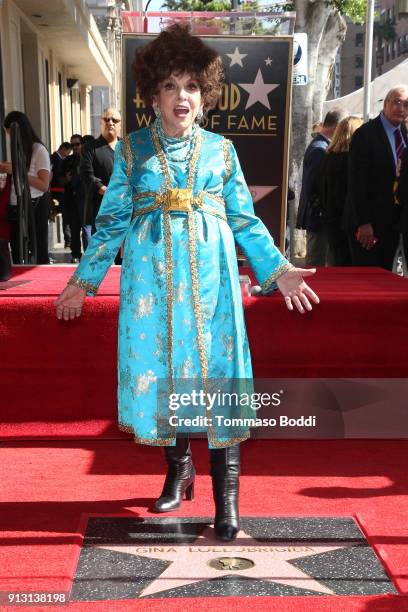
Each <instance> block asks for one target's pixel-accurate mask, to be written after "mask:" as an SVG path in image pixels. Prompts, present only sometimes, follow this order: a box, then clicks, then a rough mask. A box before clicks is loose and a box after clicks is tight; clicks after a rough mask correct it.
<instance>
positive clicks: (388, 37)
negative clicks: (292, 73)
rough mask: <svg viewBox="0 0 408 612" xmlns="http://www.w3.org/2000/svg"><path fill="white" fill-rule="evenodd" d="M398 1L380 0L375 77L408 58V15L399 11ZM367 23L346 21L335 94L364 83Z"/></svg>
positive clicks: (377, 21)
mask: <svg viewBox="0 0 408 612" xmlns="http://www.w3.org/2000/svg"><path fill="white" fill-rule="evenodd" d="M398 6H399V3H398V2H395V0H378V1H377V3H376V19H375V26H374V39H373V63H372V79H375V78H376V77H377V76H379V75H381V74H384V73H385V72H388V70H391V68H394V66H396V65H397V64H399V63H400V62H402V61H403V60H404V59H406V58H407V57H408V15H406V14H401V13H399V12H398ZM364 45H365V25H363V26H360V25H356V24H354V23H352V22H351V21H350V20H347V35H346V39H345V41H344V43H343V45H342V47H341V49H340V50H339V53H338V60H337V61H338V64H339V66H340V67H339V69H338V71H337V74H338V79H337V81H338V82H337V87H336V84H334V88H333V89H334V91H333V94H332V97H340V96H346V95H347V94H349V93H351V92H353V91H355V90H356V89H359V88H360V87H362V86H363V82H364Z"/></svg>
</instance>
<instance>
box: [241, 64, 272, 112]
mask: <svg viewBox="0 0 408 612" xmlns="http://www.w3.org/2000/svg"><path fill="white" fill-rule="evenodd" d="M238 85H239V86H240V87H242V89H245V91H247V92H248V93H249V98H248V101H247V103H246V107H245V110H247V109H248V108H249V107H250V106H253V105H254V104H255V103H256V102H260V103H261V104H263V105H264V106H266V108H267V109H268V110H271V106H270V104H269V100H268V93H270V92H271V91H273V90H274V89H276V88H277V87H279V83H265V82H264V80H263V76H262V72H261V69H260V68H259V69H258V72H257V74H256V78H255V81H254V82H253V83H238Z"/></svg>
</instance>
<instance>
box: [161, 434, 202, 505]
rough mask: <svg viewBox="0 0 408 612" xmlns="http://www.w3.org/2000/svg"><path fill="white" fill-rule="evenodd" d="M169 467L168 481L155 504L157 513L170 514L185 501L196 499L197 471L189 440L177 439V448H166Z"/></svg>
mask: <svg viewBox="0 0 408 612" xmlns="http://www.w3.org/2000/svg"><path fill="white" fill-rule="evenodd" d="M164 452H165V456H166V461H167V465H168V470H167V476H166V480H165V481H164V486H163V491H162V494H161V495H160V498H159V499H158V500H157V501H156V503H155V504H154V509H155V510H156V512H170V511H171V510H175V509H176V508H178V507H179V506H180V504H181V502H182V500H183V496H184V494H185V495H186V499H188V500H192V499H194V478H195V474H196V472H195V469H194V465H193V461H192V459H191V448H190V441H189V439H188V438H177V439H176V445H175V446H166V447H165V448H164Z"/></svg>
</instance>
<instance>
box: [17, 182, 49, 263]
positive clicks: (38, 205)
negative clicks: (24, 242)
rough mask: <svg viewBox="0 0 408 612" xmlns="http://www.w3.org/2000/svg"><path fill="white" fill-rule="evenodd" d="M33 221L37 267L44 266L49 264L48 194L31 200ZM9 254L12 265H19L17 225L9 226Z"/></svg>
mask: <svg viewBox="0 0 408 612" xmlns="http://www.w3.org/2000/svg"><path fill="white" fill-rule="evenodd" d="M32 205H33V209H34V219H35V233H36V238H37V261H36V264H37V265H46V264H49V263H50V258H49V256H48V217H49V214H50V205H51V202H50V198H49V195H48V193H44V194H43V195H42V196H41V197H40V198H34V199H33V200H32ZM10 245H11V253H12V256H13V263H15V264H18V263H21V261H20V258H19V256H18V223H17V222H13V223H12V224H11V240H10Z"/></svg>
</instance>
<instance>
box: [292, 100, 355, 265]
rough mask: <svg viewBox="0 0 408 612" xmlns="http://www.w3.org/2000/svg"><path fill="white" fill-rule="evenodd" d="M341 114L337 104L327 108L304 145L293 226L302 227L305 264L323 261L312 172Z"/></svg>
mask: <svg viewBox="0 0 408 612" xmlns="http://www.w3.org/2000/svg"><path fill="white" fill-rule="evenodd" d="M345 115H346V113H345V112H344V110H343V109H340V108H337V109H336V108H334V109H333V110H331V111H329V112H328V113H327V115H326V117H325V119H324V122H323V126H322V128H321V129H320V131H319V133H318V134H317V135H316V136H315V137H314V138H313V140H312V142H311V143H310V144H309V146H308V147H307V149H306V151H305V155H304V157H303V175H302V189H301V192H300V199H299V208H298V214H297V219H296V227H297V228H298V229H305V230H306V259H305V264H306V265H307V266H325V265H326V260H327V252H328V241H327V235H326V231H325V229H324V227H323V223H322V218H321V212H322V211H321V208H320V206H319V202H318V198H317V184H316V176H317V171H318V169H319V166H320V164H321V163H322V161H323V158H324V155H325V153H326V149H327V147H328V146H329V144H330V140H331V138H332V136H333V134H334V131H335V129H336V127H337V125H338V123H339V122H340V121H341V120H342V119H343V117H345Z"/></svg>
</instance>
